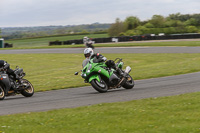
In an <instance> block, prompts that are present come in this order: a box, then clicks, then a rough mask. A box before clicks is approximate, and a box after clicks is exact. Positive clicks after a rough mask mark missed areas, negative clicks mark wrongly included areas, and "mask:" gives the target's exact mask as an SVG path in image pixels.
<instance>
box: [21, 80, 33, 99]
mask: <svg viewBox="0 0 200 133" xmlns="http://www.w3.org/2000/svg"><path fill="white" fill-rule="evenodd" d="M22 82H23V83H22V87H23V88H24V89H23V90H22V91H21V94H22V95H23V96H25V97H31V96H33V94H34V88H33V85H32V84H31V83H30V82H29V81H28V80H26V79H22Z"/></svg>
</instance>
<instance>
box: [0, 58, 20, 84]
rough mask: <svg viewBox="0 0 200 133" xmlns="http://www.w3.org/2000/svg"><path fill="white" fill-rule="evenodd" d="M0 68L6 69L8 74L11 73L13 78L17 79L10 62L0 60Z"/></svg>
mask: <svg viewBox="0 0 200 133" xmlns="http://www.w3.org/2000/svg"><path fill="white" fill-rule="evenodd" d="M0 68H1V69H4V70H6V73H7V74H8V75H12V76H13V77H14V78H15V80H17V79H18V78H17V77H16V74H15V73H14V71H13V70H12V69H11V68H10V64H8V63H7V62H6V61H4V60H0Z"/></svg>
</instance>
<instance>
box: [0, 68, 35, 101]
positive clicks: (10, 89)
mask: <svg viewBox="0 0 200 133" xmlns="http://www.w3.org/2000/svg"><path fill="white" fill-rule="evenodd" d="M14 73H15V74H16V75H17V76H18V77H19V79H20V82H18V81H16V80H15V78H14V77H13V76H12V75H8V74H7V73H6V71H5V70H4V69H1V70H0V100H4V98H5V97H7V96H14V95H16V94H22V95H23V96H25V97H31V96H33V94H34V88H33V85H32V84H31V83H30V82H29V81H28V80H27V79H24V78H23V77H24V76H25V75H26V74H25V72H24V71H23V68H19V67H18V66H17V67H16V69H15V70H14Z"/></svg>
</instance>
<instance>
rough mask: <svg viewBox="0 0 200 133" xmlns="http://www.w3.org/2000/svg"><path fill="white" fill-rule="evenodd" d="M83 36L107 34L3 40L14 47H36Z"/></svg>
mask: <svg viewBox="0 0 200 133" xmlns="http://www.w3.org/2000/svg"><path fill="white" fill-rule="evenodd" d="M84 36H88V37H90V38H102V37H108V35H107V34H91V35H71V36H58V37H45V38H35V39H34V38H33V39H19V40H5V42H7V43H12V44H13V47H14V48H24V47H25V48H31V47H33V48H38V47H48V45H49V42H50V41H56V40H58V41H67V40H74V39H83V37H84Z"/></svg>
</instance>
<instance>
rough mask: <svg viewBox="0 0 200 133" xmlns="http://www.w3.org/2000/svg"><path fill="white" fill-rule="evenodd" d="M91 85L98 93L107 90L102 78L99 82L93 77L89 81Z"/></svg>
mask: <svg viewBox="0 0 200 133" xmlns="http://www.w3.org/2000/svg"><path fill="white" fill-rule="evenodd" d="M91 85H92V87H93V88H94V89H95V90H96V91H98V92H100V93H105V92H107V91H108V86H107V84H106V82H105V81H104V80H103V79H102V80H101V82H99V81H98V80H96V79H93V80H92V81H91Z"/></svg>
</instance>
